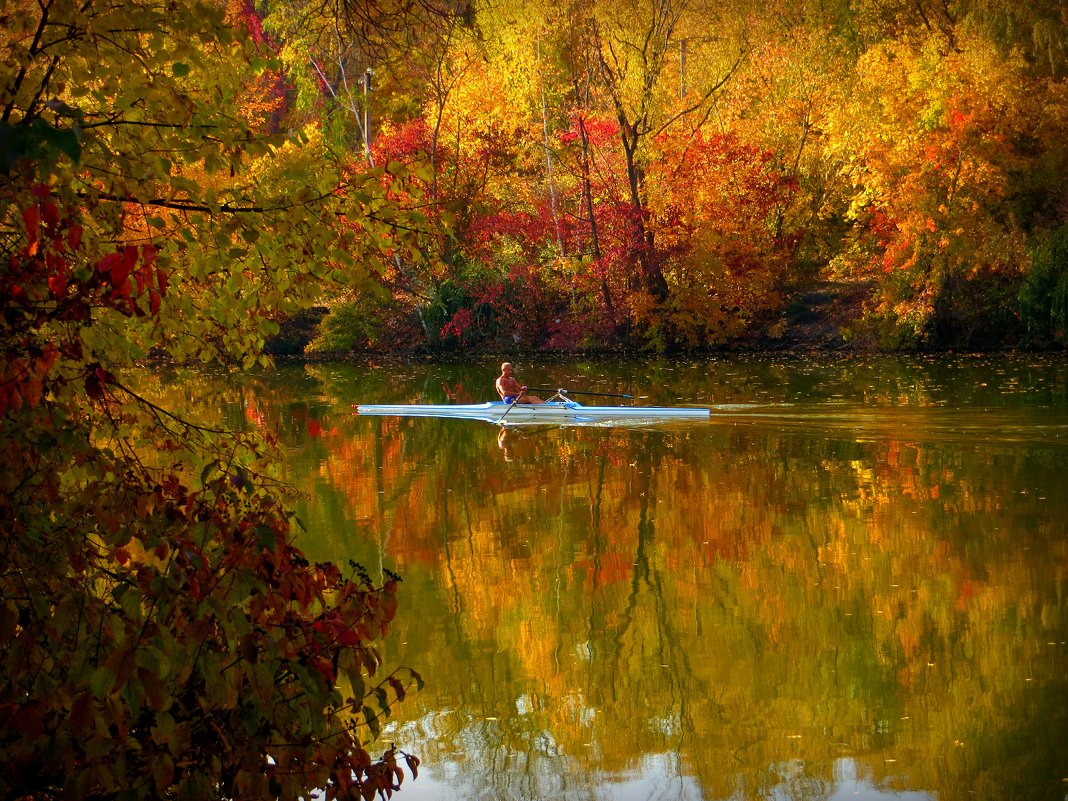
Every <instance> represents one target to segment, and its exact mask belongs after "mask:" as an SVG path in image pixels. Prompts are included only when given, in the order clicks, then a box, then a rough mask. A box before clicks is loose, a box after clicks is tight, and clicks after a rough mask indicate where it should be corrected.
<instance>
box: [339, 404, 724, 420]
mask: <svg viewBox="0 0 1068 801" xmlns="http://www.w3.org/2000/svg"><path fill="white" fill-rule="evenodd" d="M353 409H354V411H355V413H356V414H359V415H388V416H396V417H455V418H458V419H461V420H485V421H487V422H490V423H502V424H506V425H507V424H518V423H535V424H537V423H592V422H601V421H604V422H616V421H622V422H630V423H635V422H648V423H652V422H660V421H671V420H705V419H707V418H708V416H709V414H710V412H709V409H707V408H693V407H680V406H583V405H582V404H581V403H578V402H577V401H573V400H563V401H550V402H548V403H537V404H535V403H504V402H503V401H494V402H490V403H470V404H441V405H434V404H392V405H390V404H362V403H361V404H358V405H355V406H354V407H353Z"/></svg>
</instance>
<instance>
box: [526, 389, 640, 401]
mask: <svg viewBox="0 0 1068 801" xmlns="http://www.w3.org/2000/svg"><path fill="white" fill-rule="evenodd" d="M528 389H532V390H534V391H536V392H559V393H560V394H561V395H597V396H598V397H601V398H629V399H631V400H633V399H634V396H633V395H624V394H623V393H621V392H580V391H578V390H577V389H576V390H570V389H553V388H552V387H528Z"/></svg>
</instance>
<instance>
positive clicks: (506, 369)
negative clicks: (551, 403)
mask: <svg viewBox="0 0 1068 801" xmlns="http://www.w3.org/2000/svg"><path fill="white" fill-rule="evenodd" d="M514 372H515V371H514V368H513V367H512V363H511V362H505V363H504V364H502V365H501V374H500V375H499V376H497V380H496V381H495V382H494V384H493V385H494V386H495V387H496V388H497V394H498V395H500V396H501V400H502V401H504V402H505V403H545V401H543V400H542V399H541V398H539V397H538V396H537V395H530V394H528V393H527V388H526V387H525V386H522V385H520V383H519V382H518V381H517V380H516V378H515V375H514Z"/></svg>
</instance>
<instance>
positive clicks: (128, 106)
mask: <svg viewBox="0 0 1068 801" xmlns="http://www.w3.org/2000/svg"><path fill="white" fill-rule="evenodd" d="M8 11H10V15H9V16H7V17H6V18H5V23H4V27H3V34H2V39H0V50H2V52H3V56H4V58H3V67H2V70H0V108H2V112H0V141H2V143H3V151H2V153H3V162H2V164H0V168H2V170H3V179H2V182H0V247H2V249H3V262H2V265H0V312H2V313H0V335H2V343H3V347H2V349H0V486H2V492H0V517H2V519H3V521H4V533H3V535H2V537H0V557H2V559H0V564H2V567H0V588H2V594H3V598H4V600H3V603H2V605H0V632H2V634H3V636H4V639H5V642H6V643H7V644H8V647H7V649H6V650H5V653H4V656H3V659H2V660H0V794H2V795H3V796H4V797H5V798H30V797H33V798H59V797H72V796H77V797H87V798H104V797H114V796H115V795H116V794H122V795H124V796H127V797H131V798H159V797H164V796H169V795H177V796H178V797H187V798H208V797H221V798H275V797H297V796H300V795H307V794H308V793H310V792H311V791H312V790H314V789H316V788H319V789H323V790H325V792H326V793H327V795H328V796H330V797H337V796H347V797H359V796H363V797H368V798H369V797H371V796H373V795H374V794H375V793H380V794H382V795H386V796H388V795H390V794H391V793H392V792H393V790H394V789H395V788H397V787H398V786H399V782H400V781H401V779H402V778H403V774H402V773H401V772H400V768H399V767H398V765H397V763H398V760H401V759H402V758H403V755H402V754H401V752H399V751H397V750H394V749H392V748H390V749H386V751H385V753H384V754H383V755H382V756H381V757H380V758H378V759H374V758H372V757H371V755H370V752H369V749H370V748H371V747H372V741H373V738H374V735H375V734H376V733H377V731H378V729H379V727H380V725H381V720H382V718H383V717H384V716H385V715H388V714H389V709H390V705H391V704H392V703H394V702H395V701H396V700H397V699H399V698H402V697H403V696H404V695H405V694H406V693H407V691H408V690H409V688H410V687H411V685H412V684H413V683H416V682H417V681H418V679H417V677H416V676H415V674H411V673H407V672H405V671H397V670H394V671H392V672H388V671H385V670H384V669H383V664H382V660H381V657H380V655H379V654H378V651H377V650H376V647H375V644H374V643H375V641H376V640H377V639H378V638H380V637H381V636H383V635H384V633H385V631H386V630H387V628H388V626H389V623H390V620H391V618H392V617H393V614H394V611H395V608H396V599H395V584H396V580H395V578H393V577H387V578H386V580H385V581H384V582H382V583H376V582H374V581H372V579H371V578H370V577H369V576H367V575H366V574H365V573H364V572H362V570H361V569H359V568H358V567H356V566H351V567H349V568H347V569H342V568H339V567H337V566H335V565H330V564H318V565H313V564H309V563H308V561H307V560H306V559H305V558H304V557H303V555H302V554H301V552H300V550H299V548H298V547H297V545H296V540H295V533H294V529H293V526H294V521H293V518H292V515H291V513H290V512H288V511H287V509H286V507H285V498H286V495H287V490H286V489H285V487H283V486H281V485H279V484H277V483H276V482H274V481H272V480H271V479H270V478H269V471H268V470H267V461H268V460H269V458H270V443H269V441H264V440H262V439H259V438H258V437H255V436H246V435H241V434H238V433H235V432H227V431H223V430H221V429H220V428H219V427H218V424H217V423H216V422H215V421H211V420H199V421H195V420H185V419H180V418H178V417H176V416H175V415H174V414H172V413H171V412H170V411H168V410H167V409H164V408H161V407H160V406H158V405H155V404H153V403H150V402H149V401H147V400H146V399H144V398H143V397H141V396H140V395H139V394H137V393H136V392H135V391H134V390H133V389H132V388H131V387H130V384H129V382H128V381H127V380H126V379H125V378H124V375H125V372H124V371H125V370H127V369H129V368H130V367H132V366H133V365H135V364H136V363H137V362H138V360H140V359H143V358H144V357H146V356H148V355H154V356H158V357H162V356H166V357H170V358H174V359H179V360H182V361H193V362H198V361H202V362H214V361H217V360H219V359H226V360H232V361H236V362H237V363H240V364H244V365H251V364H254V363H256V362H257V361H258V359H259V354H260V353H261V349H262V345H263V342H264V339H265V337H266V336H268V335H269V334H270V333H272V332H273V331H276V330H277V323H276V318H277V316H278V314H279V313H282V312H286V311H293V310H296V309H299V308H301V307H303V306H306V305H307V304H309V303H311V302H313V301H314V300H315V299H316V298H317V297H318V296H319V294H320V293H321V292H322V289H323V287H324V286H325V285H329V284H331V283H333V282H336V281H339V280H341V279H342V278H344V279H345V280H347V281H349V282H352V283H359V282H360V280H361V276H365V275H366V270H367V267H366V266H364V265H368V264H371V263H373V262H374V260H375V258H377V257H378V254H380V252H381V248H382V245H381V242H382V241H383V240H384V239H385V238H389V237H392V236H393V234H394V232H395V231H396V230H397V228H398V224H403V223H406V224H408V225H409V226H410V227H415V225H416V222H415V218H414V217H409V216H406V215H407V214H408V213H407V212H405V211H404V210H403V209H401V208H400V207H399V206H398V204H397V203H396V202H394V201H392V200H389V198H388V197H387V194H386V189H385V183H384V180H383V179H384V176H385V171H383V170H378V171H372V172H369V173H361V172H358V171H355V170H353V169H351V168H347V167H346V165H345V164H343V163H342V162H341V161H339V160H332V159H331V158H330V153H329V150H328V149H327V148H325V147H324V146H323V143H322V139H321V137H319V136H318V135H317V133H316V132H315V131H314V130H307V131H305V130H299V131H296V132H295V133H294V134H293V136H292V137H283V136H280V135H265V134H264V133H263V131H262V128H259V127H257V125H258V124H259V123H262V122H263V112H264V110H265V108H264V107H263V106H261V105H259V104H260V103H261V101H262V99H263V92H262V91H261V89H262V86H263V85H262V83H261V82H260V77H259V76H260V75H262V73H263V70H264V69H266V68H268V67H270V66H271V65H270V63H269V62H270V59H271V54H270V53H265V52H260V51H258V50H257V48H256V46H255V43H254V40H253V38H252V37H250V36H249V35H248V29H247V27H246V25H245V21H243V20H242V19H241V16H240V14H236V15H235V14H232V13H231V14H230V15H228V14H227V11H226V9H225V8H224V7H222V6H220V5H217V4H215V3H211V2H196V3H187V4H178V5H171V6H168V7H162V6H159V5H157V4H153V3H148V2H133V3H125V4H118V5H115V4H104V3H86V4H83V5H81V6H73V5H71V4H68V3H63V2H58V1H52V2H43V3H40V4H38V3H18V4H16V5H15V6H14V7H12V6H11V5H10V4H9V6H8V7H7V8H6V9H5V13H7V12H8ZM249 98H251V99H254V101H255V102H254V104H253V106H252V107H243V101H245V100H246V99H249ZM391 179H392V180H396V181H403V176H402V175H400V174H398V173H397V171H395V172H394V173H393V174H392V175H391ZM339 221H341V222H342V223H343V224H339ZM408 764H409V765H410V766H411V767H412V769H413V772H414V768H415V766H416V765H417V760H416V759H415V758H414V757H411V758H410V759H409V763H408Z"/></svg>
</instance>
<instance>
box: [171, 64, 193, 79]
mask: <svg viewBox="0 0 1068 801" xmlns="http://www.w3.org/2000/svg"><path fill="white" fill-rule="evenodd" d="M188 74H189V65H188V64H183V63H182V62H181V61H176V62H174V63H173V64H171V75H173V76H174V77H175V78H184V77H185V76H186V75H188Z"/></svg>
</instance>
